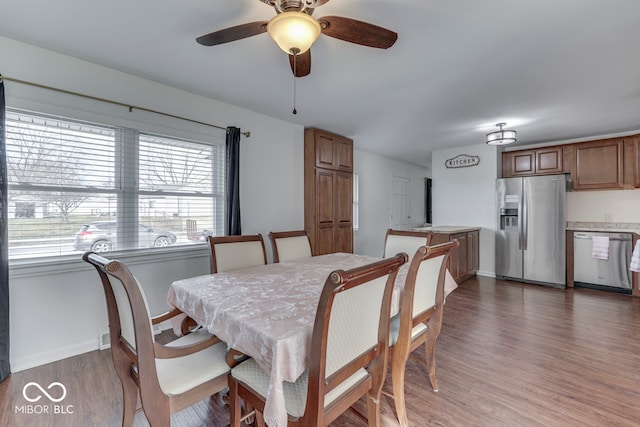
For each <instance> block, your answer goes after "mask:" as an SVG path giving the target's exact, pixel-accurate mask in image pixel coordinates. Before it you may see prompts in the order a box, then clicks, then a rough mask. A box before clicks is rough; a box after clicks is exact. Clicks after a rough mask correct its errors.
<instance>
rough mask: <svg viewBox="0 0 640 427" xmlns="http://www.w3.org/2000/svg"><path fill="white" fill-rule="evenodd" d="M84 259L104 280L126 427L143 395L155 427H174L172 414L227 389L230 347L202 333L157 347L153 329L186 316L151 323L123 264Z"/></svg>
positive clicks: (90, 254) (98, 258)
mask: <svg viewBox="0 0 640 427" xmlns="http://www.w3.org/2000/svg"><path fill="white" fill-rule="evenodd" d="M82 259H83V260H84V261H86V262H88V263H89V264H91V265H93V266H94V267H95V268H96V270H97V271H98V274H99V276H100V280H101V282H102V286H103V288H104V293H105V297H106V302H107V314H108V318H109V334H110V339H111V357H112V359H113V364H114V366H115V371H116V373H117V375H118V378H119V379H120V383H121V384H122V392H123V415H122V425H123V426H126V427H129V426H132V425H133V419H134V416H135V413H136V406H137V401H138V393H139V394H140V401H141V402H142V410H143V411H144V414H145V415H146V417H147V419H148V420H149V424H150V425H152V426H154V427H161V426H165V427H168V426H169V425H170V418H171V414H173V413H174V412H177V411H180V410H181V409H184V408H186V407H188V406H191V405H193V404H194V403H196V402H199V401H201V400H202V399H205V398H207V397H209V396H212V395H214V394H216V393H218V392H220V391H222V390H224V389H225V388H226V387H227V386H228V376H229V370H230V368H229V365H228V364H227V362H226V360H225V355H226V350H227V345H226V343H224V342H221V341H220V340H219V339H218V338H217V337H215V336H213V335H211V334H209V333H207V332H206V331H205V330H203V329H200V330H198V331H196V332H193V333H190V334H188V335H186V336H184V337H181V338H178V339H177V340H175V341H172V342H171V343H169V344H165V345H161V344H158V343H156V342H154V335H153V333H152V330H151V328H152V325H155V324H158V323H160V322H163V321H165V320H168V319H170V318H172V317H173V316H176V315H178V314H180V313H181V311H180V310H177V309H176V310H173V311H170V312H168V313H165V314H163V315H161V316H157V317H154V318H150V316H149V309H148V306H147V300H146V297H145V295H144V291H143V289H142V287H141V286H140V284H139V283H138V281H137V280H136V278H135V277H134V276H133V274H131V271H130V270H129V269H128V268H127V267H126V266H125V265H124V264H122V263H121V262H119V261H116V260H114V261H111V260H108V259H106V258H103V257H101V256H99V255H97V254H95V253H93V252H86V253H85V254H84V255H83V256H82Z"/></svg>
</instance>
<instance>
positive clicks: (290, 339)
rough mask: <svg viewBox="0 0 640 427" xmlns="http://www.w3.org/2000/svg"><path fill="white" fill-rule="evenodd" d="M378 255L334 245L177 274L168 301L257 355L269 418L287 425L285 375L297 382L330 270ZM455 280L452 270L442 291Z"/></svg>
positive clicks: (274, 426) (403, 273) (277, 426)
mask: <svg viewBox="0 0 640 427" xmlns="http://www.w3.org/2000/svg"><path fill="white" fill-rule="evenodd" d="M379 260H380V258H376V257H371V256H366V255H358V254H351V253H332V254H326V255H319V256H314V257H307V258H299V259H294V260H289V261H283V262H279V263H272V264H265V265H260V266H255V267H248V268H242V269H238V270H233V271H227V272H222V273H215V274H207V275H202V276H197V277H191V278H187V279H183V280H177V281H175V282H173V283H172V284H171V286H170V287H169V292H168V296H167V301H168V303H169V305H170V306H172V307H175V308H178V309H179V310H181V311H182V312H183V313H184V314H185V315H187V316H189V317H191V318H192V319H193V320H195V322H196V323H197V324H198V325H200V326H202V327H204V328H206V329H207V330H208V331H209V332H210V333H212V334H214V335H216V336H217V337H218V338H220V339H221V340H222V341H225V342H226V343H227V345H228V346H229V348H230V349H234V350H236V351H238V352H241V353H243V354H245V355H247V356H250V357H252V358H253V359H254V360H255V361H256V363H257V364H258V365H259V366H260V367H261V368H262V369H263V370H264V371H265V372H266V373H267V375H268V376H269V388H268V391H267V395H266V399H265V407H264V413H263V416H264V420H265V422H266V423H267V425H268V426H269V427H284V426H286V425H287V411H286V407H285V398H284V391H283V382H284V381H288V382H295V381H296V379H297V378H298V377H299V376H300V375H301V374H302V373H303V372H304V371H305V369H306V365H307V360H308V356H309V353H310V347H311V335H312V332H313V324H314V321H315V315H316V309H317V304H318V301H319V299H320V294H321V292H322V288H323V285H324V283H325V281H326V279H327V277H329V275H330V273H331V272H333V271H335V270H348V269H351V268H355V267H359V266H362V265H365V264H369V263H372V262H376V261H379ZM408 270H409V263H408V262H407V263H405V264H404V265H403V266H401V267H400V269H399V270H398V274H397V276H396V281H395V285H394V289H393V293H392V298H391V315H392V316H393V315H395V314H397V313H398V311H399V308H400V299H401V295H402V289H403V286H404V282H405V280H406V277H407V273H408ZM455 287H457V284H456V282H455V280H453V278H452V277H451V275H450V274H449V273H448V271H447V277H446V280H445V295H446V294H448V293H450V292H451V291H452V290H453V289H455ZM174 329H176V330H179V328H174Z"/></svg>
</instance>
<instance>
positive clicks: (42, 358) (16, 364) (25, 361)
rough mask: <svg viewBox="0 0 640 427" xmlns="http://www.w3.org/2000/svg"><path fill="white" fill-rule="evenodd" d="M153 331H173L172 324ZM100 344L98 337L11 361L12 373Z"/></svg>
mask: <svg viewBox="0 0 640 427" xmlns="http://www.w3.org/2000/svg"><path fill="white" fill-rule="evenodd" d="M153 329H154V331H153V333H154V334H155V335H157V334H159V333H160V332H162V331H164V330H167V329H171V322H170V321H166V322H162V323H160V324H159V325H154V328H153ZM99 344H100V340H99V339H98V337H96V338H95V339H92V340H88V341H84V342H80V343H76V344H72V345H69V346H66V347H60V348H56V349H53V350H49V351H45V352H42V353H38V354H34V355H30V356H27V357H24V356H23V357H21V358H20V360H15V359H11V362H10V363H11V372H20V371H24V370H26V369H31V368H35V367H37V366H42V365H46V364H47V363H51V362H57V361H58V360H62V359H66V358H69V357H73V356H78V355H80V354H83V353H88V352H90V351H94V350H100V345H99Z"/></svg>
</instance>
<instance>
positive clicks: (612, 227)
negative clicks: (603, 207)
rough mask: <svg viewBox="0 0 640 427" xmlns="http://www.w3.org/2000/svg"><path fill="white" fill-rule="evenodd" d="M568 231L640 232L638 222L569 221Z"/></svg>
mask: <svg viewBox="0 0 640 427" xmlns="http://www.w3.org/2000/svg"><path fill="white" fill-rule="evenodd" d="M567 231H601V232H605V233H636V234H640V223H637V222H567Z"/></svg>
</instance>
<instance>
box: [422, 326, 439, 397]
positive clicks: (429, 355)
mask: <svg viewBox="0 0 640 427" xmlns="http://www.w3.org/2000/svg"><path fill="white" fill-rule="evenodd" d="M424 351H425V358H426V361H427V371H428V372H429V381H431V387H432V388H433V391H435V392H437V391H438V378H437V377H436V340H435V339H433V340H427V341H426V342H425V343H424Z"/></svg>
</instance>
